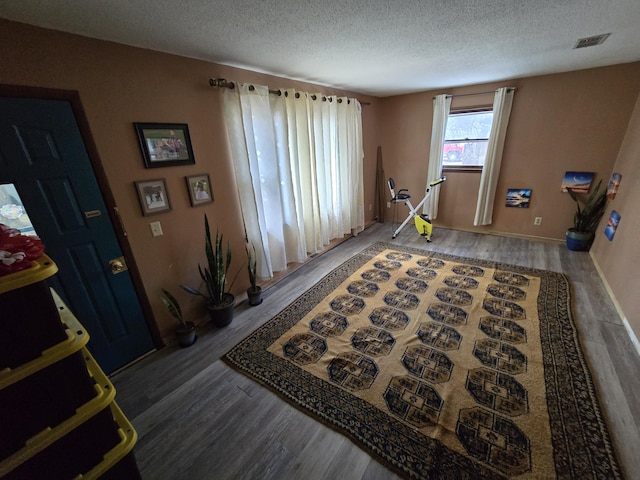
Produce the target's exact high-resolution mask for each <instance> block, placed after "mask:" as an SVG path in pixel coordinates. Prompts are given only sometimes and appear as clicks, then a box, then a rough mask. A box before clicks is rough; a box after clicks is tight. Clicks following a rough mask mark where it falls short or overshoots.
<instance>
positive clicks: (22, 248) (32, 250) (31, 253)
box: [0, 223, 44, 276]
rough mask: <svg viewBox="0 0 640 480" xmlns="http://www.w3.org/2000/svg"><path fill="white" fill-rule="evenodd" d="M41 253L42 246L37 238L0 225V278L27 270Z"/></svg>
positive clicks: (42, 250) (42, 251)
mask: <svg viewBox="0 0 640 480" xmlns="http://www.w3.org/2000/svg"><path fill="white" fill-rule="evenodd" d="M43 253H44V244H43V243H42V241H41V240H40V239H39V238H38V237H33V236H29V235H22V234H21V233H20V231H19V230H17V229H15V228H11V227H8V226H6V225H4V224H2V223H0V276H3V275H9V274H10V273H15V272H19V271H21V270H24V269H26V268H29V267H30V266H31V262H32V261H33V260H35V259H37V258H39V257H40V256H42V254H43Z"/></svg>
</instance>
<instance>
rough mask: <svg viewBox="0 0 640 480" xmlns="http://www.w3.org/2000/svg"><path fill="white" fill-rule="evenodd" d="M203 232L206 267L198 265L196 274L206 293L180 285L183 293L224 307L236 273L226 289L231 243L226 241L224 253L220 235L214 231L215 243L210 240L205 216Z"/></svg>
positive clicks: (207, 220) (207, 221)
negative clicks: (198, 275)
mask: <svg viewBox="0 0 640 480" xmlns="http://www.w3.org/2000/svg"><path fill="white" fill-rule="evenodd" d="M204 231H205V244H204V248H205V253H206V255H207V266H206V267H202V266H201V265H200V264H198V272H199V273H200V277H201V278H202V281H203V282H204V284H205V286H206V288H207V293H206V294H204V293H202V292H201V291H199V290H197V289H195V288H192V287H188V286H186V285H180V287H182V288H183V289H184V290H185V291H187V292H189V293H191V294H193V295H200V296H201V297H204V298H206V299H207V302H209V303H210V304H211V305H218V306H219V305H224V304H225V302H226V301H228V300H227V298H225V297H226V294H228V293H229V292H230V290H231V288H232V287H233V284H234V283H235V280H236V278H237V277H238V273H240V270H238V273H236V275H235V277H234V278H233V280H232V281H231V284H230V285H229V288H228V289H227V273H228V271H229V267H231V242H229V241H227V250H226V252H225V251H224V249H223V244H222V237H223V236H222V234H220V233H219V232H218V230H217V229H216V238H215V241H212V240H211V231H210V230H209V219H208V218H207V215H206V214H205V216H204Z"/></svg>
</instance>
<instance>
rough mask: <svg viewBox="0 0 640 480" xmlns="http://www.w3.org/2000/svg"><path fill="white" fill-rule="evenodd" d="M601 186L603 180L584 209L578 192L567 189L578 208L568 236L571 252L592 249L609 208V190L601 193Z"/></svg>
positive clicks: (584, 203) (568, 246)
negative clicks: (596, 232)
mask: <svg viewBox="0 0 640 480" xmlns="http://www.w3.org/2000/svg"><path fill="white" fill-rule="evenodd" d="M601 184H602V179H600V181H599V182H598V185H597V186H596V188H594V189H593V191H592V192H591V194H590V195H589V197H588V198H587V200H586V201H585V202H583V205H582V207H580V199H579V198H578V195H577V194H576V192H574V191H573V190H572V189H571V188H567V191H568V192H569V195H570V196H571V198H572V199H573V201H574V202H576V207H577V210H576V213H575V214H574V216H573V227H572V228H569V229H568V230H567V234H566V239H567V248H568V249H569V250H574V251H585V250H589V248H590V247H591V243H592V242H593V237H594V235H595V230H596V228H597V227H598V223H600V219H601V218H602V215H603V214H604V210H605V208H606V206H607V190H606V189H604V190H603V191H602V192H600V185H601Z"/></svg>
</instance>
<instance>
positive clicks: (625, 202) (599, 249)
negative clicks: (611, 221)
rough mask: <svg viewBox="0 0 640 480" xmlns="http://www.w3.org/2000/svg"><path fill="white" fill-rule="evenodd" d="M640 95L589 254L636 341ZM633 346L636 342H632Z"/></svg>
mask: <svg viewBox="0 0 640 480" xmlns="http://www.w3.org/2000/svg"><path fill="white" fill-rule="evenodd" d="M638 169H640V96H639V97H638V100H637V101H636V103H635V109H634V111H633V116H632V117H631V121H630V122H629V128H627V131H626V135H625V137H624V141H623V142H622V146H621V148H620V154H619V155H618V159H617V161H616V163H615V165H614V167H613V171H614V172H615V173H620V174H621V175H622V181H621V182H620V189H619V190H618V193H617V195H616V197H615V198H614V199H612V200H609V203H608V205H607V210H606V213H605V218H604V219H603V220H602V222H600V226H599V227H598V231H597V233H596V239H595V241H594V243H593V246H592V247H591V252H590V253H591V256H592V257H593V259H594V261H595V262H596V265H598V266H599V268H600V271H601V273H602V276H603V277H604V279H605V281H606V284H607V286H608V287H609V289H610V291H611V292H613V293H614V296H615V299H616V300H617V302H618V308H619V309H620V310H621V311H622V314H623V316H624V317H626V320H627V322H628V326H629V327H630V328H631V329H632V330H633V331H634V333H635V337H636V339H635V340H636V342H637V339H638V338H640V299H639V297H638V290H639V287H638V285H639V281H638V267H640V210H639V209H638V205H640V201H639V200H638V192H640V173H639V172H638ZM611 210H615V211H617V212H618V213H619V214H620V215H621V219H620V224H619V225H618V229H617V230H616V234H615V236H614V237H613V240H612V241H609V240H608V239H607V237H605V235H604V234H603V231H604V227H605V225H606V222H607V220H608V218H609V215H610V213H611ZM636 346H637V347H640V345H638V344H636Z"/></svg>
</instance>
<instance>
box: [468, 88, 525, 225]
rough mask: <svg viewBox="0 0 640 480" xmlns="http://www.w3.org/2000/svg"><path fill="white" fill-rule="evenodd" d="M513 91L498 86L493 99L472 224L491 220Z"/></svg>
mask: <svg viewBox="0 0 640 480" xmlns="http://www.w3.org/2000/svg"><path fill="white" fill-rule="evenodd" d="M514 91H515V89H513V88H511V87H503V88H499V89H498V90H496V94H495V97H494V99H493V123H492V125H491V132H490V133H489V145H488V146H487V157H486V159H485V162H484V168H483V169H482V176H481V177H480V188H479V189H478V203H477V205H476V215H475V218H474V219H473V224H474V225H490V224H491V222H492V221H493V204H494V201H495V197H496V187H497V185H498V177H499V176H500V165H501V164H502V150H503V148H504V140H505V137H506V134H507V126H508V124H509V115H511V105H512V103H513V93H514Z"/></svg>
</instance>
